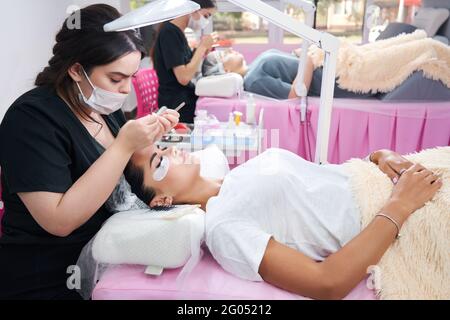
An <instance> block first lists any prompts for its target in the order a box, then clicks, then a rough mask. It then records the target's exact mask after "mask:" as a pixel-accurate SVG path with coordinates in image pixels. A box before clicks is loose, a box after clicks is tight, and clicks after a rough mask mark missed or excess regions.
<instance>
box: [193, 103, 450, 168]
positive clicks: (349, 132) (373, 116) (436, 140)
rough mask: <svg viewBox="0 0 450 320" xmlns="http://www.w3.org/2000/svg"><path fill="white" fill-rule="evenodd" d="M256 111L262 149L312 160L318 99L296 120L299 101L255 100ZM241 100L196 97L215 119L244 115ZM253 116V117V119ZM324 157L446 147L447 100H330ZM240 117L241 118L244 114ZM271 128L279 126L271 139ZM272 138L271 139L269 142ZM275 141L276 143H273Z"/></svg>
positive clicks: (449, 134)
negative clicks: (261, 116) (261, 122)
mask: <svg viewBox="0 0 450 320" xmlns="http://www.w3.org/2000/svg"><path fill="white" fill-rule="evenodd" d="M255 100H256V113H257V115H259V111H260V110H261V109H262V108H263V109H264V129H265V130H267V137H266V139H265V142H264V143H263V144H264V145H265V147H280V148H283V149H287V150H289V151H292V152H294V153H296V154H298V155H300V156H301V157H303V158H305V159H307V160H310V161H313V160H314V151H315V148H316V134H317V123H318V116H319V103H320V99H319V98H316V97H309V98H308V101H307V113H306V114H307V116H306V121H303V122H302V121H301V115H300V103H299V100H273V99H266V98H264V97H257V98H256V99H255ZM246 103H247V101H246V99H244V98H242V99H238V98H235V99H221V98H200V99H199V101H198V102H197V110H202V109H203V110H208V112H209V113H212V114H214V115H215V116H216V117H217V118H218V119H219V120H220V121H227V119H228V115H229V113H230V112H232V111H241V112H243V114H244V115H245V111H246ZM256 119H258V117H256ZM331 119H332V120H331V129H330V141H329V147H328V161H329V162H330V163H342V162H344V161H346V160H348V159H350V158H353V157H360V158H362V157H365V156H366V155H367V154H368V153H369V152H371V151H374V150H377V149H383V148H387V149H391V150H394V151H397V152H399V153H402V154H405V153H410V152H415V151H419V150H422V149H426V148H432V147H436V146H448V145H450V101H448V102H409V103H405V102H389V103H388V102H382V101H379V100H361V99H334V100H333V111H332V118H331ZM244 120H245V116H244ZM272 130H278V131H279V134H278V138H277V135H275V136H274V138H275V139H272V138H271V132H272ZM272 140H274V141H272ZM277 140H278V141H277Z"/></svg>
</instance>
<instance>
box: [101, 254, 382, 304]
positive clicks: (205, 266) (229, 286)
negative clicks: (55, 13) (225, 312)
mask: <svg viewBox="0 0 450 320" xmlns="http://www.w3.org/2000/svg"><path fill="white" fill-rule="evenodd" d="M144 269H145V267H143V266H135V265H120V266H117V267H114V268H111V269H110V270H108V271H107V272H106V273H105V274H104V275H103V277H102V279H101V280H100V282H99V283H98V284H97V286H96V287H95V289H94V292H93V299H94V300H119V299H120V300H175V299H178V300H190V299H192V300H231V299H233V300H294V299H307V298H305V297H301V296H298V295H295V294H292V293H289V292H287V291H284V290H281V289H279V288H276V287H274V286H272V285H270V284H268V283H264V282H251V281H246V280H241V279H239V278H237V277H234V276H232V275H231V274H229V273H227V272H226V271H224V270H223V269H222V268H221V267H220V266H219V265H218V264H217V263H216V262H215V260H214V259H213V258H212V256H211V255H210V254H209V253H208V252H205V255H204V256H203V258H202V260H201V261H200V263H199V264H198V265H197V266H196V267H195V269H194V270H193V271H192V273H191V274H190V275H189V276H188V278H187V280H186V282H185V284H184V286H183V287H182V288H179V287H177V285H176V282H175V279H176V277H177V275H178V273H179V272H180V269H172V270H164V272H163V274H162V275H161V276H159V277H153V276H148V275H145V274H144ZM345 299H352V300H375V296H374V293H373V291H372V290H369V289H368V288H367V287H366V281H362V282H361V283H359V284H358V286H357V287H356V288H355V289H353V291H351V293H350V294H349V295H348V296H347V297H346V298H345Z"/></svg>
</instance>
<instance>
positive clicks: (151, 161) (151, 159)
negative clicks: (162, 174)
mask: <svg viewBox="0 0 450 320" xmlns="http://www.w3.org/2000/svg"><path fill="white" fill-rule="evenodd" d="M157 155H158V154H157V153H156V152H155V153H154V154H152V156H151V157H150V168H151V167H152V164H153V160H155V158H156V156H157Z"/></svg>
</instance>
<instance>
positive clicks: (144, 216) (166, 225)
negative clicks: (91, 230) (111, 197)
mask: <svg viewBox="0 0 450 320" xmlns="http://www.w3.org/2000/svg"><path fill="white" fill-rule="evenodd" d="M204 215H205V213H204V211H203V210H201V209H200V208H198V207H195V206H179V207H176V208H175V209H171V210H170V211H155V210H148V209H143V210H134V211H124V212H120V213H116V214H115V215H113V216H112V217H111V218H109V219H108V220H107V221H106V222H105V224H104V225H103V226H102V228H101V229H100V231H99V232H98V233H97V235H96V236H95V239H94V241H93V244H92V255H93V257H94V259H95V260H96V261H97V262H98V263H107V264H139V265H146V266H154V267H158V268H178V267H181V266H183V265H185V264H186V262H187V261H188V260H189V258H190V257H191V256H192V255H193V253H194V252H195V251H197V252H198V251H199V250H200V245H201V243H202V241H203V238H204V233H205V218H204Z"/></svg>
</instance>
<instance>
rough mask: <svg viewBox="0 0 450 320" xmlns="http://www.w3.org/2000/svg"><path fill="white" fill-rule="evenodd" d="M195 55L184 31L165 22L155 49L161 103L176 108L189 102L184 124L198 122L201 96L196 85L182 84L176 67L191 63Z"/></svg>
mask: <svg viewBox="0 0 450 320" xmlns="http://www.w3.org/2000/svg"><path fill="white" fill-rule="evenodd" d="M192 56H193V53H192V50H191V48H190V47H189V45H188V42H187V39H186V36H185V35H184V33H183V32H182V31H181V30H180V28H178V27H177V26H176V25H174V24H173V23H171V22H165V23H163V25H162V26H161V29H160V31H159V34H158V37H157V39H156V42H155V48H154V66H155V69H156V73H157V74H158V80H159V96H158V104H159V106H160V107H162V106H167V107H168V108H172V109H174V108H176V107H177V106H178V105H179V104H180V103H182V102H186V106H185V107H184V108H182V109H181V110H180V121H181V122H187V123H193V121H194V113H195V104H196V102H197V98H198V97H197V96H196V95H195V86H194V84H193V83H192V82H190V83H189V84H188V85H187V86H183V85H181V84H180V83H179V82H178V80H177V77H176V76H175V73H174V72H173V68H175V67H178V66H182V65H186V64H188V63H189V62H190V61H191V59H192Z"/></svg>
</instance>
